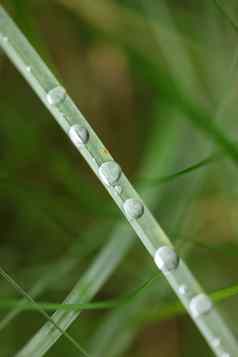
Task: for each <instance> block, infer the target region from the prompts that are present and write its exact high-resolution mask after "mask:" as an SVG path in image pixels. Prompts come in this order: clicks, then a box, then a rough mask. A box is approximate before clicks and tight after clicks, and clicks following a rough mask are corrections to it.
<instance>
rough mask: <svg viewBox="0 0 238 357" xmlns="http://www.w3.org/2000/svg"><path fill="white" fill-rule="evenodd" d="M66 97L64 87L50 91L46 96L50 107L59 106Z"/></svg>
mask: <svg viewBox="0 0 238 357" xmlns="http://www.w3.org/2000/svg"><path fill="white" fill-rule="evenodd" d="M65 97H66V92H65V89H64V88H63V87H60V86H58V87H55V88H53V89H51V90H50V91H49V93H48V94H47V96H46V99H47V102H48V103H49V104H50V105H57V104H59V103H61V102H62V101H63V100H64V99H65Z"/></svg>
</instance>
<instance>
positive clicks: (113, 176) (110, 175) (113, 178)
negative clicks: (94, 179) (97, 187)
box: [98, 161, 121, 186]
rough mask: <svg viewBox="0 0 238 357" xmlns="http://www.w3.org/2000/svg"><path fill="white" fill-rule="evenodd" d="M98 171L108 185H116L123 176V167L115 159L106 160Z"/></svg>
mask: <svg viewBox="0 0 238 357" xmlns="http://www.w3.org/2000/svg"><path fill="white" fill-rule="evenodd" d="M98 172H99V176H100V177H101V179H102V181H103V182H104V183H105V184H106V185H112V186H115V185H116V184H117V182H118V181H119V179H120V177H121V168H120V166H119V165H118V164H117V163H116V162H115V161H108V162H104V163H103V164H102V165H101V166H100V168H99V171H98Z"/></svg>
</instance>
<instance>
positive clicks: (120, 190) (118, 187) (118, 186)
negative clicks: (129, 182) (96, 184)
mask: <svg viewBox="0 0 238 357" xmlns="http://www.w3.org/2000/svg"><path fill="white" fill-rule="evenodd" d="M115 190H116V191H117V193H118V194H119V195H120V194H121V193H122V187H121V185H117V186H116V187H115Z"/></svg>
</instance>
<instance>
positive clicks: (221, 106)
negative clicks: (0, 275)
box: [0, 0, 238, 357]
mask: <svg viewBox="0 0 238 357" xmlns="http://www.w3.org/2000/svg"><path fill="white" fill-rule="evenodd" d="M1 3H3V5H5V6H6V8H7V9H8V10H9V11H10V13H11V14H12V16H13V17H14V19H15V21H16V22H17V23H18V25H19V26H20V27H21V29H22V30H23V32H24V33H25V34H26V35H27V37H28V38H29V39H30V41H31V42H32V43H33V45H34V46H35V47H36V48H37V50H38V51H39V52H40V53H41V55H42V56H43V58H44V59H45V60H46V62H47V63H48V65H49V66H50V67H51V68H52V69H53V71H54V72H55V73H56V74H57V76H59V77H60V78H61V81H62V82H63V83H64V85H65V86H66V88H67V90H68V92H69V94H70V95H72V97H73V98H74V100H75V102H76V103H77V105H78V106H79V107H80V109H81V111H82V112H83V113H84V114H85V115H86V117H87V118H88V119H89V121H90V123H91V124H92V126H93V127H94V128H95V130H96V131H97V133H98V134H99V136H101V137H102V139H103V141H104V142H105V144H106V145H107V146H108V147H109V149H110V151H111V152H112V154H113V156H114V157H115V158H116V159H117V161H118V162H119V163H120V164H121V165H122V166H123V168H124V169H125V171H126V173H127V174H128V176H129V177H130V178H131V179H132V180H134V181H137V182H138V184H139V187H141V190H145V189H146V190H148V192H150V190H151V192H152V190H153V189H154V186H155V185H156V186H157V185H158V186H159V190H160V191H161V197H160V199H158V205H157V206H156V207H155V209H154V213H155V215H156V217H157V218H158V219H159V221H160V222H161V225H162V227H163V228H165V229H166V231H167V232H168V233H169V234H170V236H171V237H172V238H173V240H174V242H175V244H176V245H177V248H178V250H179V251H180V253H181V254H182V255H184V256H185V257H186V259H187V261H188V262H189V264H190V267H191V269H192V270H193V271H194V273H195V274H196V275H197V276H198V278H199V279H200V281H201V282H202V283H203V285H204V286H205V288H206V290H207V291H208V292H212V291H215V290H216V291H218V292H219V291H220V290H221V289H222V288H224V287H229V286H233V285H235V286H236V285H237V282H238V274H237V255H238V247H237V232H238V227H237V213H236V212H237V208H238V207H237V206H238V203H237V198H238V191H237V178H238V175H237V172H238V146H237V130H238V124H237V110H238V107H237V79H238V47H237V38H238V32H237V29H236V25H235V26H234V24H236V23H238V5H237V2H236V1H235V0H232V1H229V3H227V2H225V1H224V0H216V1H215V0H214V1H212V0H211V1H199V2H198V1H188V0H187V1H185V0H183V1H176V0H164V1H156V0H133V1H132V0H120V1H119V0H118V1H116V0H107V1H106V0H100V1H99V0H54V1H53V0H52V1H45V0H41V1H37V0H22V1H18V0H11V1H10V0H8V1H7V0H6V1H2V2H1ZM0 84H1V86H0V113H1V115H0V118H1V122H0V157H1V166H0V188H1V189H0V196H1V199H0V213H1V215H0V217H1V219H0V222H1V238H0V245H1V249H0V261H1V264H0V265H1V267H3V268H4V269H5V270H6V271H8V272H9V273H10V275H11V276H12V277H13V278H14V279H15V280H16V281H17V282H18V283H19V284H20V285H21V286H22V287H23V288H24V289H25V290H26V291H30V292H31V293H32V295H34V296H37V297H36V300H37V301H38V300H39V301H43V302H55V303H60V302H62V301H63V299H64V297H65V296H66V295H67V294H68V293H69V292H70V290H71V289H72V287H73V286H74V285H75V283H76V282H77V281H78V280H79V278H80V276H81V275H82V274H83V272H85V271H87V268H88V267H89V265H90V263H91V262H92V260H93V259H94V258H95V257H97V255H98V253H99V251H100V249H101V248H103V247H104V246H105V244H106V243H107V242H108V241H109V240H110V237H111V234H112V232H113V227H114V226H115V225H116V224H118V222H120V220H121V216H120V214H119V213H118V212H117V209H116V207H114V205H113V203H112V202H111V200H110V198H109V197H108V196H107V194H106V193H105V192H104V190H103V189H102V188H101V187H100V185H99V183H98V182H97V180H96V178H94V176H93V175H92V174H91V172H90V170H89V169H88V167H87V166H86V165H85V163H84V162H83V160H82V159H81V158H80V156H79V155H78V153H77V152H76V150H74V149H73V148H72V146H71V144H70V143H69V141H68V140H67V138H66V137H65V136H64V134H63V133H62V132H61V130H60V129H59V128H58V126H57V125H56V124H55V123H54V121H53V120H52V118H51V117H50V115H49V113H48V112H47V111H46V110H45V109H44V107H43V106H42V104H41V103H40V101H39V100H38V99H37V98H36V96H35V95H34V93H33V92H32V90H31V89H30V88H29V87H28V85H27V84H26V83H25V81H24V80H23V79H22V78H21V76H20V74H19V73H18V72H17V71H16V70H15V69H14V68H13V66H12V65H11V64H10V62H9V61H8V59H7V58H6V57H5V56H4V55H3V54H2V53H0ZM172 121H175V123H176V124H175V125H173V126H172V125H171V123H172ZM175 137H176V140H175ZM152 143H153V145H152ZM166 145H167V146H166ZM165 148H166V150H167V151H166V152H168V154H167V156H166V163H165V164H164V165H163V171H162V172H161V170H160V167H158V166H159V165H157V162H160V161H159V160H161V156H162V155H163V153H164V150H165ZM214 153H215V160H214ZM211 155H212V156H211ZM148 158H149V161H150V164H148ZM207 158H212V159H207ZM144 163H147V165H145V164H144ZM198 163H199V164H198ZM148 167H155V170H153V172H151V171H150V170H148ZM164 168H166V170H167V171H166V172H165V169H164ZM143 192H144V191H143ZM125 239H126V237H125ZM138 262H139V264H138ZM154 273H155V271H154V267H153V265H152V262H151V259H150V257H148V256H147V255H146V253H145V252H144V249H143V248H142V247H141V245H140V243H137V242H135V243H133V245H132V248H131V249H130V251H129V253H128V254H127V256H126V258H125V259H123V260H122V262H121V263H120V266H119V267H118V268H117V269H116V270H115V271H114V273H113V275H112V276H111V278H110V279H109V280H108V281H107V283H106V284H105V285H104V287H103V288H102V289H101V290H100V292H99V294H98V295H97V297H96V298H95V300H97V301H98V300H100V301H102V300H108V299H112V298H113V299H116V298H118V297H120V296H128V294H130V293H131V292H133V291H134V290H135V289H137V288H138V287H140V286H142V285H143V282H145V281H147V280H148V279H150V278H151V277H152V276H153V275H154ZM33 287H34V288H33ZM32 288H33V290H32ZM34 289H35V290H36V291H35V290H34ZM0 296H1V298H2V299H4V300H5V301H6V299H9V301H10V300H12V299H18V298H19V297H20V296H19V294H18V293H17V292H16V291H14V289H13V288H12V287H11V286H10V285H9V284H8V282H7V281H5V280H3V279H1V284H0ZM158 297H160V299H159V298H158ZM223 297H224V296H223ZM237 299H238V297H236V296H235V295H234V296H233V297H232V298H229V299H228V296H225V297H224V300H223V302H219V307H220V308H221V310H222V311H223V313H224V314H225V315H226V317H227V320H228V321H229V325H230V326H231V328H232V329H233V331H234V333H235V334H236V335H237V336H238V325H237V318H238V315H237V314H238V311H237V308H236V306H237V301H238V300H237ZM174 304H176V299H175V296H173V294H172V293H171V291H170V289H169V288H168V286H167V283H166V282H165V281H164V280H163V279H161V278H159V279H158V280H157V279H156V280H154V281H153V282H152V283H151V284H150V285H148V286H147V285H146V287H145V288H144V289H143V291H142V292H141V293H140V294H135V295H133V297H132V299H131V301H130V303H129V304H127V305H123V304H122V305H120V304H118V305H120V306H118V307H117V308H115V306H114V307H112V309H110V310H88V311H83V312H82V314H81V315H80V319H78V320H77V321H76V322H75V323H74V324H73V326H72V327H71V328H70V329H69V333H70V334H71V336H73V337H74V339H76V340H77V341H79V343H80V344H82V345H83V346H84V348H85V349H86V350H87V351H88V352H89V354H92V355H93V356H103V357H109V356H110V357H112V356H126V357H130V356H139V357H154V356H156V357H159V356H168V357H177V356H185V357H186V356H191V355H192V356H195V357H196V356H211V352H210V351H209V350H208V347H207V346H206V344H205V343H204V341H203V340H202V338H201V336H200V335H199V334H198V332H197V330H196V328H195V327H194V326H193V324H192V322H191V321H190V320H189V319H188V318H187V317H186V316H177V312H176V308H175V309H174V310H173V307H174V306H175V307H176V305H174ZM171 306H172V308H171ZM12 309H13V307H12V308H11V309H10V308H9V311H6V310H0V317H1V319H0V357H6V356H12V355H14V353H15V352H16V351H18V350H19V348H20V347H21V346H22V345H23V344H24V343H25V342H26V341H28V340H29V339H30V337H31V336H32V334H33V333H34V332H35V331H36V330H37V329H38V328H40V327H41V325H42V324H43V323H44V322H45V320H44V318H43V317H42V316H41V315H40V314H39V313H38V312H37V311H30V312H29V311H24V312H21V313H19V314H16V315H17V316H16V317H15V318H10V319H9V320H8V319H6V317H8V318H9V314H10V313H11V312H12V311H13V310H12ZM168 311H169V312H170V313H169V312H168ZM171 311H172V312H171ZM166 313H167V315H166ZM163 316H165V317H166V318H167V319H166V320H165V321H164V320H163V321H161V320H162V319H163ZM48 355H49V356H52V357H54V356H57V357H60V356H66V355H69V356H78V351H77V350H75V349H74V347H73V346H71V344H70V343H69V342H68V341H67V339H65V338H64V337H63V338H61V340H60V341H59V342H57V344H56V345H55V346H54V347H53V348H52V349H51V350H50V352H48Z"/></svg>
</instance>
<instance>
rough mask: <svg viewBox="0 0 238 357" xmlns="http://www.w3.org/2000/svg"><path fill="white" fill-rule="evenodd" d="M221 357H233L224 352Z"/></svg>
mask: <svg viewBox="0 0 238 357" xmlns="http://www.w3.org/2000/svg"><path fill="white" fill-rule="evenodd" d="M221 357H231V355H230V353H228V352H223V353H222V355H221Z"/></svg>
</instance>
